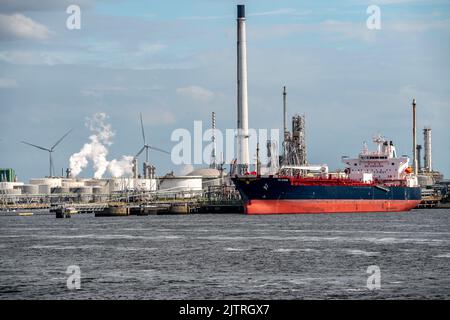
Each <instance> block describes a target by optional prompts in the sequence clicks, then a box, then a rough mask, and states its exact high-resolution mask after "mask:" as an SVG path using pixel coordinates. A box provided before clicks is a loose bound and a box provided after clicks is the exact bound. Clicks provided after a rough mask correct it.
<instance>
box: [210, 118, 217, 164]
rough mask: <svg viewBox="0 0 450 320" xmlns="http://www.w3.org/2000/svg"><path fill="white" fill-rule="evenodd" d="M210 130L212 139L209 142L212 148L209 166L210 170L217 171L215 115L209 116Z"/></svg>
mask: <svg viewBox="0 0 450 320" xmlns="http://www.w3.org/2000/svg"><path fill="white" fill-rule="evenodd" d="M211 129H212V137H211V141H212V143H213V146H212V147H213V148H212V150H211V164H210V168H213V169H217V156H216V113H215V112H213V113H212V114H211Z"/></svg>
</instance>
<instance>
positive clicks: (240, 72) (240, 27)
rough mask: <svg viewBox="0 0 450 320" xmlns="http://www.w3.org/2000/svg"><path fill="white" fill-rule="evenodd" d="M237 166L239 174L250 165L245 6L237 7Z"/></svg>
mask: <svg viewBox="0 0 450 320" xmlns="http://www.w3.org/2000/svg"><path fill="white" fill-rule="evenodd" d="M237 129H238V132H237V164H238V168H239V173H245V172H246V171H247V169H248V165H249V156H248V154H249V152H248V98H247V39H246V31H245V6H244V5H242V4H240V5H238V6H237Z"/></svg>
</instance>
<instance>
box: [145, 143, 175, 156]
mask: <svg viewBox="0 0 450 320" xmlns="http://www.w3.org/2000/svg"><path fill="white" fill-rule="evenodd" d="M147 147H149V148H150V149H152V150H156V151H159V152H162V153H167V154H170V152H169V151H166V150H163V149H160V148H156V147H152V146H149V145H147Z"/></svg>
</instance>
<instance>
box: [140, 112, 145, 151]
mask: <svg viewBox="0 0 450 320" xmlns="http://www.w3.org/2000/svg"><path fill="white" fill-rule="evenodd" d="M140 116H141V130H142V139H143V140H144V144H145V131H144V122H143V121H142V113H140Z"/></svg>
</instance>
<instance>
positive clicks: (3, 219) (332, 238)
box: [0, 209, 450, 299]
mask: <svg viewBox="0 0 450 320" xmlns="http://www.w3.org/2000/svg"><path fill="white" fill-rule="evenodd" d="M69 266H78V267H79V270H80V289H78V290H77V289H69V288H68V286H67V279H68V277H69V276H70V274H67V273H66V271H67V269H68V267H69ZM370 266H376V267H370ZM369 267H370V268H369ZM368 268H369V270H377V268H379V273H376V274H375V276H376V275H377V274H379V275H380V277H379V279H380V281H379V286H377V281H376V280H374V279H375V278H373V277H372V278H370V279H369V280H370V281H369V284H370V285H369V287H370V288H371V289H372V290H370V289H369V288H368V286H367V282H368V278H369V277H370V276H371V274H369V273H367V271H368ZM72 270H73V269H72ZM71 279H72V278H71ZM73 283H76V282H73V281H69V284H73ZM416 298H420V299H422V298H423V299H449V298H450V210H448V209H441V210H430V209H428V210H427V209H425V210H413V211H411V212H409V213H358V214H319V215H274V216H245V215H237V214H223V215H176V216H146V217H137V216H130V217H105V218H95V217H94V216H93V215H85V214H83V215H77V216H73V217H72V218H71V219H56V218H55V217H54V216H53V215H41V214H35V215H34V216H30V217H19V216H4V215H3V216H0V299H416Z"/></svg>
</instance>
